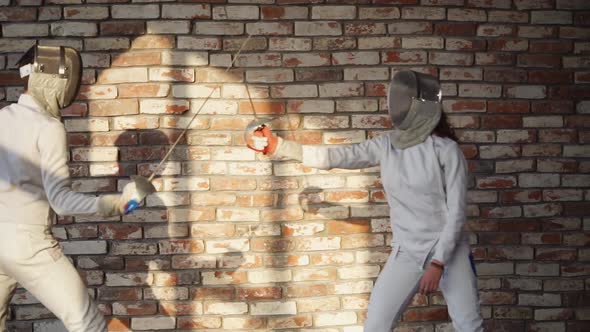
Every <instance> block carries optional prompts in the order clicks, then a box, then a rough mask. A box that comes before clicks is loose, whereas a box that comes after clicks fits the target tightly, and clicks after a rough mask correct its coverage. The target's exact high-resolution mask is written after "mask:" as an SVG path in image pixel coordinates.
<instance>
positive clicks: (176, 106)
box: [139, 99, 189, 114]
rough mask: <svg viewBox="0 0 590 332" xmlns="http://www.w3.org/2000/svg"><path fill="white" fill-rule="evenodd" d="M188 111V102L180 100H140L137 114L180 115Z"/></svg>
mask: <svg viewBox="0 0 590 332" xmlns="http://www.w3.org/2000/svg"><path fill="white" fill-rule="evenodd" d="M188 109H189V102H188V101H187V100H182V99H142V100H141V101H140V102H139V112H140V113H142V114H167V113H175V114H182V113H184V112H186V111H188Z"/></svg>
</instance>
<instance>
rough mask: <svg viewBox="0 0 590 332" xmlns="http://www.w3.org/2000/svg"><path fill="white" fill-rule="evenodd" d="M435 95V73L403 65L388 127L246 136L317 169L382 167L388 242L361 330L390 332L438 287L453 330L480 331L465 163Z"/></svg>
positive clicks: (255, 145) (394, 87) (276, 155)
mask: <svg viewBox="0 0 590 332" xmlns="http://www.w3.org/2000/svg"><path fill="white" fill-rule="evenodd" d="M440 97H441V92H440V85H439V83H438V81H437V80H436V78H434V77H432V76H429V75H424V74H421V73H416V72H413V71H409V70H404V71H400V72H398V73H397V74H396V75H394V77H393V79H392V81H391V84H390V88H389V93H388V104H389V114H390V117H391V119H392V122H393V123H394V127H395V129H394V130H391V131H389V132H386V133H384V134H383V135H380V136H377V137H375V138H373V139H370V140H367V141H364V142H362V143H359V144H354V145H351V146H344V147H330V148H328V147H323V146H310V145H300V144H298V143H296V142H292V141H287V140H283V139H282V138H279V137H277V136H276V135H274V134H272V133H271V132H270V130H269V128H268V127H262V128H259V130H258V131H256V132H254V135H253V137H252V141H251V142H250V143H251V144H252V145H253V146H251V147H252V148H254V149H255V150H264V152H265V153H266V154H268V155H270V156H271V157H273V158H281V159H285V158H286V159H295V160H299V161H301V162H302V163H303V164H304V165H306V166H310V167H316V168H319V169H331V168H344V169H360V168H367V167H373V166H377V165H379V166H380V172H381V181H382V183H383V188H384V191H385V193H386V196H387V202H388V203H389V207H390V217H391V218H390V219H391V223H392V231H393V235H394V243H393V244H392V247H393V250H392V252H391V255H390V256H389V258H388V260H387V263H386V264H385V266H384V268H383V270H382V271H381V273H380V274H379V277H378V279H377V281H376V283H375V286H374V289H373V292H372V294H371V298H370V301H369V307H368V313H367V319H366V322H365V332H390V331H391V330H392V328H393V327H394V326H395V325H396V323H397V321H398V319H399V318H400V316H401V314H402V313H403V312H404V310H405V308H406V307H407V305H408V304H409V302H410V301H411V299H412V298H413V296H414V295H415V294H416V292H418V291H420V292H421V293H428V292H432V291H434V290H436V289H437V288H439V287H440V290H441V291H442V293H443V296H444V298H445V300H446V302H447V305H448V311H449V315H450V317H451V319H452V322H453V326H454V328H455V330H456V331H458V332H481V331H483V320H482V317H481V314H480V306H479V297H478V290H477V281H476V275H475V271H474V269H473V265H472V260H471V256H470V254H471V252H470V248H469V244H468V242H467V240H468V239H467V234H466V232H465V231H464V224H465V219H466V215H465V208H466V192H467V166H466V161H465V158H464V156H463V154H462V152H461V150H460V148H459V146H458V145H457V143H456V142H455V141H454V140H453V139H451V137H453V135H452V134H450V133H451V131H450V129H449V128H448V125H447V124H446V120H445V118H444V117H441V114H442V111H441V103H440V99H441V98H440ZM445 132H446V134H445ZM446 136H448V137H446Z"/></svg>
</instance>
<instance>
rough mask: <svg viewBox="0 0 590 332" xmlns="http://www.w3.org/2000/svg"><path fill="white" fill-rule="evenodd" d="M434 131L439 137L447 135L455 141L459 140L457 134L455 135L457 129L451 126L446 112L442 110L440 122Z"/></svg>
mask: <svg viewBox="0 0 590 332" xmlns="http://www.w3.org/2000/svg"><path fill="white" fill-rule="evenodd" d="M432 133H433V134H434V135H436V136H438V137H446V138H450V139H452V140H453V141H455V142H457V141H458V139H457V136H456V135H455V130H453V128H451V126H449V122H448V121H447V115H446V114H445V112H441V115H440V120H438V124H437V125H436V127H435V128H434V130H433V131H432Z"/></svg>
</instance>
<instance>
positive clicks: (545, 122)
mask: <svg viewBox="0 0 590 332" xmlns="http://www.w3.org/2000/svg"><path fill="white" fill-rule="evenodd" d="M522 126H523V127H525V128H535V127H545V128H550V127H557V128H561V127H563V117H562V116H560V115H547V116H525V117H523V118H522Z"/></svg>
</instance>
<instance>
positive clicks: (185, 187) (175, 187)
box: [164, 177, 209, 191]
mask: <svg viewBox="0 0 590 332" xmlns="http://www.w3.org/2000/svg"><path fill="white" fill-rule="evenodd" d="M164 190H165V191H200V190H209V179H208V178H205V177H174V178H165V179H164Z"/></svg>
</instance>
